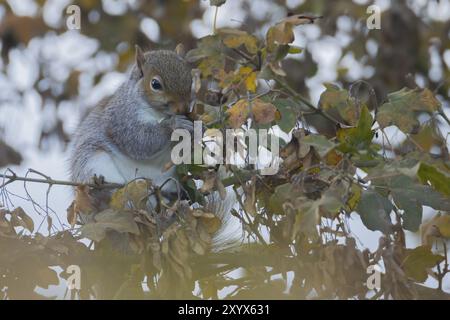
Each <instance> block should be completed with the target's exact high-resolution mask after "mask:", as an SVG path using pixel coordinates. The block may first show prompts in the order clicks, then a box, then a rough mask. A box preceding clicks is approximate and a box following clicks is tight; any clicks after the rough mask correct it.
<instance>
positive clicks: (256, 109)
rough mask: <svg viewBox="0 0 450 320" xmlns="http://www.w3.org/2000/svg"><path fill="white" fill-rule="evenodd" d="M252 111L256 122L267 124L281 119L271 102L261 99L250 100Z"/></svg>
mask: <svg viewBox="0 0 450 320" xmlns="http://www.w3.org/2000/svg"><path fill="white" fill-rule="evenodd" d="M252 113H253V116H254V119H255V122H256V123H257V124H268V123H271V122H272V121H275V120H280V119H281V114H280V112H279V111H278V109H277V108H276V107H275V106H274V105H273V104H271V103H269V102H264V101H263V100H261V99H256V100H254V101H253V102H252Z"/></svg>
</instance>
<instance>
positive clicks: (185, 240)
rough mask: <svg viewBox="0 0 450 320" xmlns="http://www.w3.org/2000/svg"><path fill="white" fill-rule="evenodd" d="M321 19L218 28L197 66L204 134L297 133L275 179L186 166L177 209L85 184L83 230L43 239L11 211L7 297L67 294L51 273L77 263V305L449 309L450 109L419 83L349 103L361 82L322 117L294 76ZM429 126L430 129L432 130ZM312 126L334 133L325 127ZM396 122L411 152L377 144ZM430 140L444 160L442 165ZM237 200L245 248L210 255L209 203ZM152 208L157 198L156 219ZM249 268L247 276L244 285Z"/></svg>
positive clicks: (80, 201) (4, 214)
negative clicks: (220, 302) (234, 302)
mask: <svg viewBox="0 0 450 320" xmlns="http://www.w3.org/2000/svg"><path fill="white" fill-rule="evenodd" d="M224 2H225V1H211V5H213V6H217V7H220V6H221V5H223V3H224ZM337 2H339V1H337ZM307 3H312V2H307ZM314 3H316V4H317V3H322V1H315V2H314ZM339 3H340V2H339ZM315 11H317V10H315ZM318 18H319V17H315V16H309V15H292V16H289V17H287V18H285V19H283V20H282V21H279V22H278V23H276V24H275V25H273V26H271V27H270V28H269V29H268V30H267V33H266V34H265V35H264V37H258V36H256V35H253V34H251V33H250V32H249V31H245V30H236V29H228V28H225V29H221V28H217V29H215V33H214V34H212V35H209V36H206V37H203V38H201V39H199V40H198V42H197V45H196V47H195V48H194V49H192V50H190V51H189V52H188V53H187V55H186V59H188V61H189V62H191V63H193V64H194V65H195V66H196V71H194V74H195V79H194V81H195V91H196V93H197V101H196V105H195V107H194V111H193V113H192V114H191V115H190V116H191V117H192V118H193V119H200V120H203V122H204V124H205V126H206V129H208V130H213V129H216V130H224V129H226V128H242V129H244V130H249V129H251V128H273V126H278V127H279V128H281V129H282V130H283V131H284V132H287V133H290V135H289V140H288V141H286V142H285V143H283V145H282V148H281V151H280V157H281V159H282V161H281V166H280V170H279V171H278V172H277V173H276V174H275V175H271V176H266V175H262V174H260V172H259V171H258V170H256V168H255V167H254V166H253V165H251V164H249V163H245V165H244V166H240V167H238V166H236V165H230V164H227V165H225V169H226V171H227V172H228V173H229V176H228V177H226V178H222V176H221V175H220V174H219V171H220V170H223V169H224V168H223V167H220V168H221V169H219V166H207V165H182V166H179V167H178V173H179V175H180V181H181V182H180V183H181V184H180V186H179V187H180V189H183V190H185V191H186V192H187V193H188V194H189V200H182V199H181V196H180V197H179V199H178V200H177V201H175V202H172V203H167V202H166V201H165V200H164V198H163V197H162V195H161V193H160V186H155V185H153V184H152V183H151V181H149V180H145V179H137V180H135V181H132V182H130V183H129V184H127V185H125V186H122V187H121V188H115V189H114V190H112V191H111V192H110V190H109V189H108V190H106V191H105V189H103V188H102V186H101V185H100V186H98V187H96V186H78V187H77V192H76V199H75V201H74V203H73V204H72V205H71V206H70V207H69V209H68V213H67V220H68V222H69V224H71V229H70V230H66V231H61V232H57V233H54V234H52V235H49V236H48V237H45V236H43V235H41V234H40V233H32V232H33V229H34V226H33V224H32V222H31V221H30V218H29V217H28V215H27V214H26V213H25V212H24V211H23V210H21V209H20V208H16V209H14V210H9V209H8V208H7V207H6V204H4V207H3V208H2V209H1V211H0V246H1V250H0V274H3V275H5V276H4V277H1V278H0V289H1V288H4V289H2V292H3V295H4V297H5V298H6V297H7V298H23V297H36V294H35V292H34V291H33V290H34V287H35V286H36V285H38V286H41V287H46V286H48V285H51V284H55V283H56V282H57V277H56V274H55V272H54V271H53V269H50V268H49V267H51V266H61V267H63V269H65V267H66V266H68V265H70V264H76V265H79V266H80V267H81V269H82V270H83V278H82V281H83V282H82V286H81V289H80V290H79V291H78V292H77V294H78V297H80V298H89V297H94V298H116V299H121V298H122V299H123V298H140V299H144V298H174V297H175V298H186V297H187V298H193V297H200V298H204V299H209V298H213V299H217V298H218V297H219V296H221V295H222V294H221V290H222V289H224V288H228V290H225V291H222V292H226V293H225V297H226V298H236V299H240V298H242V299H245V298H274V299H306V298H319V299H334V298H339V299H353V298H359V299H364V298H367V297H374V298H394V299H407V298H430V297H432V298H448V294H446V293H445V292H444V291H442V289H443V288H442V283H443V279H444V277H445V276H446V274H448V273H449V268H448V257H447V240H448V239H449V238H450V218H449V217H450V211H449V208H450V190H449V185H450V184H449V181H450V162H449V152H448V149H447V147H446V142H445V138H444V137H443V133H442V132H440V131H439V129H438V128H437V126H434V125H433V126H431V125H432V124H434V123H435V122H438V121H439V119H441V118H440V116H442V114H443V111H442V104H441V102H439V100H438V99H437V98H436V94H435V92H433V91H431V90H430V89H427V88H420V87H419V86H417V85H415V86H414V88H407V87H405V88H399V87H395V86H394V87H392V88H391V87H390V88H389V91H394V92H392V93H390V94H387V95H386V98H383V99H382V101H383V103H380V104H379V105H380V106H378V103H377V101H375V103H374V100H373V97H374V95H375V94H374V95H368V96H366V97H362V96H361V95H359V94H358V92H355V90H352V88H353V89H354V88H355V85H356V86H358V85H359V86H360V85H361V83H358V82H356V83H353V84H352V86H347V87H348V88H349V89H346V87H343V86H338V85H336V84H329V83H327V84H324V86H325V91H324V92H323V93H322V95H321V97H320V100H319V103H318V106H314V105H313V104H311V103H310V102H309V101H308V99H306V98H305V97H304V96H303V94H302V92H300V90H297V89H296V88H295V87H294V86H292V85H291V84H290V83H291V77H290V75H289V74H288V72H287V71H286V68H284V67H283V64H284V62H285V61H286V59H287V57H290V55H297V54H301V53H302V52H303V49H302V48H298V47H295V46H294V45H293V44H292V43H293V41H294V39H295V33H294V30H295V28H297V27H298V28H301V27H302V25H304V24H309V23H315V22H317V21H320V20H318ZM396 72H399V73H400V72H402V71H401V70H399V71H396ZM210 83H214V84H215V85H216V89H215V90H210V89H209V88H210V85H209V84H210ZM344 84H345V81H344ZM386 84H387V85H389V86H390V85H391V83H388V82H387V83H386ZM394 84H396V83H394ZM364 85H365V86H366V87H368V88H369V91H370V92H375V90H374V89H373V88H372V87H371V86H370V84H367V83H365V84H364ZM383 89H386V88H383ZM395 90H396V91H395ZM382 96H383V95H382ZM375 100H376V96H375ZM420 114H426V115H428V117H429V119H430V120H429V121H428V122H425V123H421V122H420V121H419V119H418V116H419V115H420ZM314 117H318V118H319V119H322V122H325V123H327V124H329V125H328V128H326V129H324V130H321V128H320V126H315V120H313V119H317V118H314ZM391 125H395V126H396V127H398V129H400V130H401V131H402V132H403V133H404V134H405V135H406V137H407V142H409V143H411V145H412V148H413V151H411V152H402V150H396V149H394V148H393V147H392V146H391V145H390V143H389V141H386V142H383V143H380V142H379V139H377V138H378V137H379V136H381V137H386V134H385V131H384V129H385V128H386V127H388V126H391ZM430 126H431V127H430ZM430 130H431V131H430ZM209 132H211V131H209ZM274 132H275V131H273V132H272V134H273V135H274V134H275V133H274ZM430 132H431V133H430ZM431 135H432V136H433V138H432V139H433V141H437V142H436V143H433V144H432V145H433V146H434V145H439V147H440V150H441V152H440V154H432V153H431V147H432V145H428V144H429V140H430V138H427V137H429V136H431ZM424 136H426V137H425V138H424ZM389 151H390V152H392V153H393V155H390V154H388V152H389ZM243 159H244V160H245V159H247V157H246V154H243ZM196 182H197V184H196ZM198 182H202V183H200V185H201V186H202V187H201V188H199V187H197V186H198V185H199V184H198ZM226 187H231V188H232V190H233V192H235V193H236V196H237V199H238V204H239V206H238V207H236V208H235V209H233V210H232V214H233V216H234V217H235V218H236V219H237V220H238V221H239V223H240V224H241V226H242V229H243V230H244V232H245V239H243V241H242V243H240V244H233V245H231V246H229V247H227V248H223V249H221V250H211V246H212V244H213V235H214V234H215V232H217V231H218V230H219V229H220V228H221V221H220V219H218V218H217V217H216V216H215V215H214V214H213V212H209V211H208V208H207V206H205V205H204V201H203V199H204V197H205V196H207V195H209V194H210V193H212V192H215V191H217V192H218V193H219V194H221V195H222V196H223V195H224V193H225V188H226ZM99 196H101V197H102V201H101V203H99V202H98V201H96V200H95V199H98V197H99ZM149 199H156V200H155V202H154V203H155V205H154V206H149V205H148V203H149ZM424 206H427V207H431V208H433V209H435V210H436V211H437V214H436V216H435V217H434V218H433V219H432V220H431V221H429V222H423V218H422V214H423V207H424ZM357 216H359V217H360V219H361V221H362V223H363V224H364V226H365V228H367V229H368V230H372V231H377V232H380V234H381V238H380V241H379V246H378V248H377V249H376V250H375V251H374V252H371V251H370V250H368V249H364V248H361V246H360V245H358V243H357V239H355V236H354V234H353V233H352V231H351V230H350V229H349V223H348V222H349V219H352V218H354V217H357ZM81 221H83V223H81ZM50 229H51V222H50V224H49V230H50ZM25 230H28V232H26V231H25ZM419 230H420V231H421V234H422V243H421V245H419V246H417V247H415V248H408V247H407V246H406V243H405V232H406V231H412V232H418V231H419ZM368 232H369V231H368ZM30 233H31V234H32V235H30ZM49 233H50V232H49ZM83 239H84V240H83ZM86 239H88V240H89V241H88V242H89V245H86V244H85V243H86V241H85V240H86ZM371 265H384V271H383V275H382V281H381V283H382V287H381V288H380V289H377V290H374V291H373V290H371V289H369V288H368V287H367V286H366V285H365V283H366V280H367V278H368V276H369V275H368V273H367V268H368V267H369V266H371ZM30 266H33V268H30ZM31 270H32V272H30V271H31ZM236 270H240V271H241V272H240V275H239V276H237V277H236V276H231V273H232V272H234V273H236ZM62 276H65V275H64V274H62ZM428 276H431V277H433V278H435V279H437V280H438V284H439V287H438V288H437V289H431V288H429V289H426V288H425V287H423V286H421V285H419V284H421V283H424V282H425V281H426V280H427V278H428ZM29 279H32V280H29ZM288 279H293V280H292V283H290V282H289V281H288ZM143 283H145V285H146V286H147V287H148V290H144V289H143V286H142V284H143ZM196 285H198V286H197V287H198V288H197V289H196V290H194V289H195V288H196ZM233 286H234V288H235V289H233V290H230V289H229V288H231V287H233Z"/></svg>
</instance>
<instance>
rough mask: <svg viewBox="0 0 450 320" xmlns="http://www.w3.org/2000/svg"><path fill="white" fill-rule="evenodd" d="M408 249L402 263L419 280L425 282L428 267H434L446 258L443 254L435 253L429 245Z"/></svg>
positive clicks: (407, 271) (409, 273)
mask: <svg viewBox="0 0 450 320" xmlns="http://www.w3.org/2000/svg"><path fill="white" fill-rule="evenodd" d="M406 250H407V253H408V254H407V256H406V258H405V259H404V260H403V263H402V267H403V270H405V273H406V274H407V275H408V276H409V277H411V278H413V279H414V280H416V281H418V282H425V281H426V280H427V278H428V274H427V269H429V268H433V267H434V266H436V265H437V264H438V263H440V262H441V261H442V260H444V257H443V256H441V255H437V254H433V253H432V252H431V248H430V247H428V246H421V247H417V248H415V249H406Z"/></svg>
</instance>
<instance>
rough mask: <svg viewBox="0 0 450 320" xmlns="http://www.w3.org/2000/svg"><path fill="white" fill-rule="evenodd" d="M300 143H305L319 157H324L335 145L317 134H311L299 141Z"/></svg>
mask: <svg viewBox="0 0 450 320" xmlns="http://www.w3.org/2000/svg"><path fill="white" fill-rule="evenodd" d="M300 143H305V144H307V145H309V146H311V147H314V149H315V150H316V151H317V153H318V154H319V155H320V156H321V157H324V156H326V154H327V153H328V152H330V151H331V150H333V149H334V148H335V147H336V145H335V144H334V143H333V142H331V141H330V140H328V139H327V138H326V137H325V136H322V135H318V134H311V135H309V136H306V137H305V138H304V139H303V140H302V141H300Z"/></svg>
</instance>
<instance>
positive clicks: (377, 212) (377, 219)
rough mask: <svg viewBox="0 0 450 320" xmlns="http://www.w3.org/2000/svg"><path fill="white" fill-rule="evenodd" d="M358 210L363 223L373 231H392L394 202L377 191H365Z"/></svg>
mask: <svg viewBox="0 0 450 320" xmlns="http://www.w3.org/2000/svg"><path fill="white" fill-rule="evenodd" d="M356 211H357V212H358V213H359V215H360V216H361V220H362V222H363V224H364V225H365V226H366V227H367V228H368V229H369V230H372V231H376V230H379V231H381V232H383V233H389V232H390V231H391V226H392V222H391V218H390V216H389V215H390V213H391V211H392V203H391V202H390V201H389V200H388V199H387V198H385V197H383V196H381V195H380V194H379V193H378V192H375V191H371V190H368V191H365V192H363V194H362V196H361V199H360V201H359V203H358V206H357V208H356Z"/></svg>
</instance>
